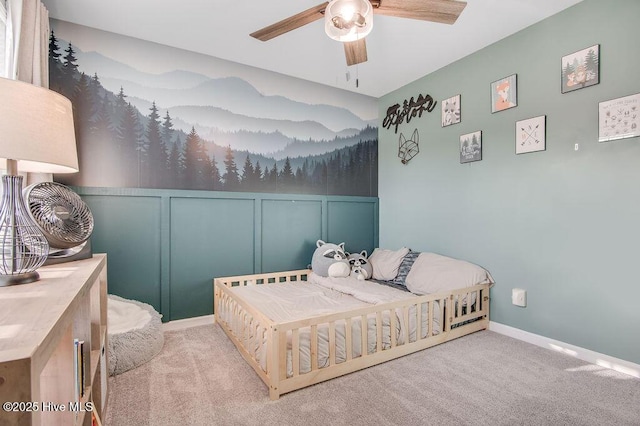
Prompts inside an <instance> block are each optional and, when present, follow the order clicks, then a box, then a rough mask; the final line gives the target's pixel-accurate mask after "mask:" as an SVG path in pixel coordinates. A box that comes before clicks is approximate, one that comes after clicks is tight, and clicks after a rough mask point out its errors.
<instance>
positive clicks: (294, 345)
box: [213, 269, 490, 400]
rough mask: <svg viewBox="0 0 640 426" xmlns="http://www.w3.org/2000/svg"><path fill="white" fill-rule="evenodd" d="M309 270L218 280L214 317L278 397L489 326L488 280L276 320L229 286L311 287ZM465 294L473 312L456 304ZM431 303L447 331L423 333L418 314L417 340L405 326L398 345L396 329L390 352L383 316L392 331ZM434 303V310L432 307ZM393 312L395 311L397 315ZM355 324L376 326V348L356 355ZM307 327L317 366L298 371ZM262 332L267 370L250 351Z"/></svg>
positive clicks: (271, 394) (273, 396)
mask: <svg viewBox="0 0 640 426" xmlns="http://www.w3.org/2000/svg"><path fill="white" fill-rule="evenodd" d="M310 273H311V271H310V270H308V269H303V270H298V271H287V272H277V273H265V274H256V275H243V276H236V277H222V278H215V279H214V284H213V285H214V294H215V295H214V312H215V321H216V322H217V323H218V325H219V326H220V327H221V328H222V330H224V332H225V333H226V334H227V336H229V339H231V341H232V342H233V343H234V344H235V346H236V348H237V349H238V351H239V352H240V353H241V354H242V356H243V358H244V359H245V360H246V361H247V362H248V363H249V365H251V367H253V369H254V370H255V372H256V373H257V374H258V376H260V378H261V379H262V380H263V381H264V382H265V384H266V385H267V387H268V388H269V397H270V398H271V399H272V400H275V399H278V398H279V397H280V395H282V394H284V393H287V392H291V391H294V390H297V389H300V388H303V387H306V386H310V385H313V384H316V383H320V382H323V381H325V380H329V379H332V378H335V377H339V376H342V375H344V374H348V373H351V372H354V371H358V370H361V369H363V368H367V367H371V366H373V365H376V364H380V363H382V362H386V361H389V360H391V359H395V358H398V357H401V356H404V355H407V354H410V353H413V352H417V351H420V350H422V349H426V348H429V347H431V346H435V345H438V344H440V343H443V342H447V341H449V340H453V339H456V338H458V337H461V336H464V335H467V334H470V333H473V332H476V331H479V330H484V329H487V328H488V327H489V287H490V284H481V285H476V286H473V287H467V288H463V289H459V290H454V291H451V292H450V293H439V294H429V295H425V296H417V295H416V296H415V297H412V298H409V299H405V300H400V301H394V302H389V303H383V304H378V305H372V306H370V307H364V308H359V309H355V310H350V311H344V312H337V313H331V314H326V315H321V316H315V317H311V318H305V319H302V320H296V321H290V322H285V323H277V322H274V321H272V320H271V319H270V318H268V317H267V316H266V315H264V314H263V313H262V312H260V311H259V310H258V309H256V308H255V307H253V306H251V305H250V304H249V303H247V302H246V301H244V300H243V299H242V298H241V297H239V296H238V295H237V294H236V293H234V292H233V291H231V287H236V286H246V285H278V284H279V283H284V282H300V283H301V285H305V284H304V283H305V282H306V280H307V276H308V275H309V274H310ZM465 297H466V299H465V300H475V303H474V304H473V306H472V307H471V309H469V308H463V307H462V303H457V301H458V300H463V298H465ZM425 305H426V306H428V311H427V312H429V313H433V314H434V315H438V318H439V323H440V328H441V331H440V332H439V333H438V332H437V330H434V329H433V321H431V320H429V321H427V328H428V330H423V329H422V321H420V318H419V317H418V318H417V320H416V321H415V324H416V332H415V338H414V339H413V340H411V341H410V338H409V329H408V327H402V330H403V333H404V336H403V337H404V339H403V344H398V336H396V335H395V333H389V334H390V336H389V339H390V345H386V346H388V347H387V348H386V349H385V348H384V347H383V345H382V341H383V339H382V333H383V331H382V330H383V326H382V323H383V321H382V318H383V315H386V318H388V320H389V321H390V323H391V327H388V329H394V328H395V325H396V321H398V319H397V317H400V318H401V320H402V319H404V323H405V324H408V322H409V316H410V315H419V313H418V312H423V308H424V306H425ZM434 306H435V309H436V312H434V310H433V309H434ZM438 310H439V312H438ZM394 311H395V313H396V314H397V315H391V313H392V312H394ZM467 311H470V312H467ZM400 315H402V317H401V316H400ZM225 318H227V319H226V320H225ZM354 321H359V322H360V324H369V323H371V324H374V323H375V330H376V336H377V339H376V344H375V346H374V350H373V352H371V349H369V350H361V352H362V354H361V355H360V356H353V351H352V343H353V341H352V330H351V324H352V322H354ZM337 324H342V326H341V327H343V329H344V330H345V332H344V333H345V336H344V338H345V340H346V359H345V361H344V362H336V349H335V342H336V328H337V327H336V325H337ZM319 327H323V328H328V332H329V335H328V339H329V359H328V365H326V366H323V367H319V366H318V334H319V333H318V328H319ZM303 328H304V329H305V330H307V331H306V332H307V333H309V330H310V353H311V370H310V371H309V372H307V373H303V372H301V371H300V353H299V352H300V350H299V349H300V335H301V331H300V330H301V329H303ZM234 330H235V331H234ZM256 330H266V332H265V333H266V336H262V338H265V337H266V346H267V347H266V371H265V369H263V367H261V365H260V361H259V360H258V359H256V357H255V355H254V352H252V351H251V350H249V349H248V348H252V347H255V345H256V339H257V337H256V335H255V334H256ZM359 334H360V338H361V339H362V346H361V348H368V347H370V345H368V343H367V338H368V337H367V335H368V333H359ZM423 334H424V335H425V336H423ZM288 347H289V348H290V360H291V362H292V367H293V374H292V375H288V374H287V350H288ZM263 365H264V364H263ZM288 376H289V377H288Z"/></svg>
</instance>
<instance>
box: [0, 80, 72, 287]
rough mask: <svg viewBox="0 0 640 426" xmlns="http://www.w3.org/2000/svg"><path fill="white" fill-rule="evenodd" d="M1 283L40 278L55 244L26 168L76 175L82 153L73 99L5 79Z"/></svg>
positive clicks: (0, 148) (0, 101)
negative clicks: (38, 216) (29, 189)
mask: <svg viewBox="0 0 640 426" xmlns="http://www.w3.org/2000/svg"><path fill="white" fill-rule="evenodd" d="M0 169H5V170H6V171H7V174H6V175H3V176H2V201H1V203H0V255H1V259H0V287H1V286H7V285H13V284H26V283H31V282H34V281H37V280H38V279H39V275H38V272H37V271H36V270H37V269H38V268H39V267H40V266H42V264H43V263H44V262H45V260H46V259H47V255H48V254H49V244H48V243H47V240H46V238H45V236H44V234H43V233H42V231H41V230H40V228H39V227H38V225H37V224H36V223H35V222H34V220H33V219H32V218H31V217H30V215H29V212H28V210H27V207H26V206H25V202H24V198H23V196H22V179H23V178H22V176H20V175H18V169H20V171H22V172H36V173H73V172H77V171H78V154H77V152H76V139H75V132H74V127H73V111H72V107H71V102H70V101H69V100H68V99H67V98H65V97H64V96H62V95H60V94H58V93H56V92H53V91H51V90H49V89H45V88H42V87H37V86H34V85H32V84H28V83H24V82H21V81H17V80H9V79H6V78H0Z"/></svg>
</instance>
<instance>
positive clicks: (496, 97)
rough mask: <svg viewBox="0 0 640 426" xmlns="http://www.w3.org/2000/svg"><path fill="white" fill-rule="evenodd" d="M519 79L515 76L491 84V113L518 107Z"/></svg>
mask: <svg viewBox="0 0 640 426" xmlns="http://www.w3.org/2000/svg"><path fill="white" fill-rule="evenodd" d="M517 79H518V75H517V74H513V75H510V76H508V77H505V78H501V79H500V80H496V81H494V82H493V83H491V113H494V112H498V111H504V110H505V109H509V108H513V107H514V106H518V85H517Z"/></svg>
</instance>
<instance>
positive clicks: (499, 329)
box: [489, 321, 640, 379]
mask: <svg viewBox="0 0 640 426" xmlns="http://www.w3.org/2000/svg"><path fill="white" fill-rule="evenodd" d="M489 330H491V331H495V332H496V333H499V334H504V335H505V336H509V337H513V338H514V339H518V340H522V341H524V342H527V343H531V344H533V345H536V346H540V347H542V348H546V349H551V350H552V351H556V352H560V353H563V354H565V355H569V356H572V357H574V358H578V359H581V360H582V361H586V362H590V363H591V364H595V365H599V366H601V367H604V368H610V369H612V370H615V371H618V372H620V373H624V374H628V375H630V376H632V377H636V378H639V379H640V365H639V364H635V363H633V362H630V361H625V360H623V359H619V358H614V357H612V356H609V355H604V354H601V353H598V352H594V351H592V350H589V349H585V348H581V347H579V346H573V345H570V344H568V343H564V342H560V341H558V340H553V339H549V338H548V337H544V336H540V335H538V334H533V333H529V332H528V331H524V330H520V329H519V328H514V327H510V326H508V325H504V324H500V323H498V322H494V321H490V322H489Z"/></svg>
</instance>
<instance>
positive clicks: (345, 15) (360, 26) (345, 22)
mask: <svg viewBox="0 0 640 426" xmlns="http://www.w3.org/2000/svg"><path fill="white" fill-rule="evenodd" d="M324 22H325V24H324V29H325V32H326V33H327V35H328V36H329V37H330V38H332V39H334V40H337V41H341V42H346V41H356V40H360V39H363V38H365V37H366V36H367V35H368V34H369V33H370V32H371V29H372V28H373V7H372V6H371V3H370V2H369V1H368V0H332V1H331V2H330V3H329V4H328V5H327V8H326V9H325V13H324Z"/></svg>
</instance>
